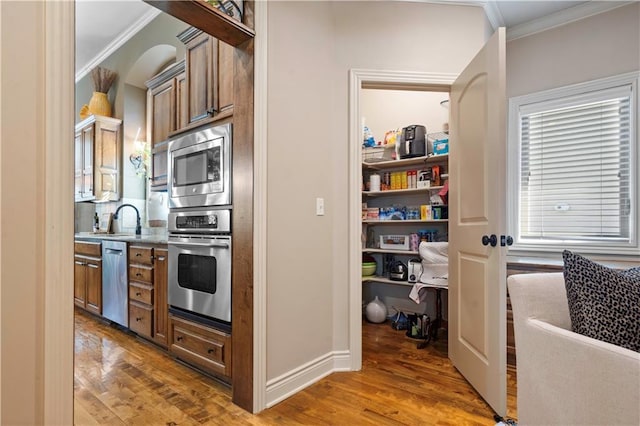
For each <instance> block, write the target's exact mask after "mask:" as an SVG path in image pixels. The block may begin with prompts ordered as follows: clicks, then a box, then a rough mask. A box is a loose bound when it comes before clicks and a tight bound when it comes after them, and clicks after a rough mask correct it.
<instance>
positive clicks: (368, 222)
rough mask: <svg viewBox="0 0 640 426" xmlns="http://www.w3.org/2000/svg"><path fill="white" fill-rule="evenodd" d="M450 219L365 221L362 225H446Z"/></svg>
mask: <svg viewBox="0 0 640 426" xmlns="http://www.w3.org/2000/svg"><path fill="white" fill-rule="evenodd" d="M445 222H449V219H427V220H419V219H418V220H363V221H362V223H367V224H375V225H404V224H407V223H445Z"/></svg>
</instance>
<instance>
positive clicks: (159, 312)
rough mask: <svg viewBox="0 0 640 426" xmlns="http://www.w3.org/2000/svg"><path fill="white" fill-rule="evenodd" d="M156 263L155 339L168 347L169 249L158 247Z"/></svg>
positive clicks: (159, 343)
mask: <svg viewBox="0 0 640 426" xmlns="http://www.w3.org/2000/svg"><path fill="white" fill-rule="evenodd" d="M154 263H155V265H154V283H153V285H154V290H155V291H154V293H153V295H154V299H153V307H154V308H153V313H154V316H153V340H154V341H155V342H156V343H157V344H158V345H160V346H162V347H164V348H166V347H167V345H168V344H169V300H168V294H167V292H168V288H167V276H168V272H167V269H168V268H167V266H168V264H169V251H168V250H167V249H160V248H156V249H155V258H154Z"/></svg>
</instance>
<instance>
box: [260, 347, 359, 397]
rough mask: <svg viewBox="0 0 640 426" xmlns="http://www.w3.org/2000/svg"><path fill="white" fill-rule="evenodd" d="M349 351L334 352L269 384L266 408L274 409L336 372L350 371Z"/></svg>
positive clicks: (272, 380)
mask: <svg viewBox="0 0 640 426" xmlns="http://www.w3.org/2000/svg"><path fill="white" fill-rule="evenodd" d="M350 369H351V356H350V354H349V351H333V352H329V353H327V354H325V355H323V356H321V357H318V358H316V359H314V360H313V361H310V362H308V363H306V364H304V365H301V366H300V367H298V368H295V369H293V370H291V371H289V372H287V373H285V374H282V375H281V376H279V377H276V378H275V379H271V380H269V381H268V382H267V391H266V398H265V400H266V404H265V405H266V408H269V407H272V406H274V405H276V404H277V403H279V402H281V401H283V400H285V399H287V398H288V397H290V396H292V395H294V394H296V393H298V392H299V391H301V390H302V389H304V388H306V387H308V386H310V385H312V384H314V383H315V382H317V381H319V380H320V379H322V378H324V377H326V376H328V375H329V374H331V373H333V372H336V371H350Z"/></svg>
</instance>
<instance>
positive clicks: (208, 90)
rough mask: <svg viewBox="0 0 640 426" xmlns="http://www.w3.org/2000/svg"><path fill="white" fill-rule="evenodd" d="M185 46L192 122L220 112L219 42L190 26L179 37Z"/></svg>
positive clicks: (189, 107) (188, 112) (188, 104)
mask: <svg viewBox="0 0 640 426" xmlns="http://www.w3.org/2000/svg"><path fill="white" fill-rule="evenodd" d="M178 38H179V39H180V41H181V42H183V43H184V45H185V49H186V53H185V61H186V63H185V72H186V84H187V104H186V107H187V117H188V120H189V123H190V124H191V123H194V122H198V121H200V120H203V119H205V118H209V117H211V116H213V115H214V114H216V113H217V112H218V87H217V84H216V81H217V78H218V60H217V59H218V43H217V40H216V39H215V38H214V37H211V36H210V35H209V34H207V33H204V32H202V31H201V30H199V29H197V28H194V27H190V28H187V29H186V30H185V31H183V32H181V33H180V34H178Z"/></svg>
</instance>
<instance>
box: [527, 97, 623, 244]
mask: <svg viewBox="0 0 640 426" xmlns="http://www.w3.org/2000/svg"><path fill="white" fill-rule="evenodd" d="M631 95H632V93H631V86H630V85H629V86H624V87H617V88H614V89H607V90H603V91H600V92H597V93H591V94H589V96H587V97H586V99H585V96H581V97H576V98H575V99H564V100H562V101H561V102H558V101H557V100H555V101H550V102H543V103H539V104H536V105H529V106H526V107H524V108H522V109H521V115H520V117H521V121H520V132H521V158H520V171H521V172H520V179H521V180H520V200H519V201H520V202H519V210H520V211H519V228H520V229H519V232H520V238H524V239H529V240H575V241H611V242H623V243H624V242H628V241H629V240H630V233H631V223H630V220H631V218H630V209H631V201H632V200H631V187H630V176H631V170H630V140H631V136H630V129H631V123H630V117H631V111H630V105H631ZM563 104H564V105H563Z"/></svg>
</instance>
